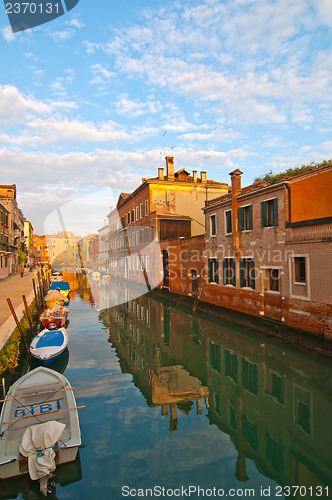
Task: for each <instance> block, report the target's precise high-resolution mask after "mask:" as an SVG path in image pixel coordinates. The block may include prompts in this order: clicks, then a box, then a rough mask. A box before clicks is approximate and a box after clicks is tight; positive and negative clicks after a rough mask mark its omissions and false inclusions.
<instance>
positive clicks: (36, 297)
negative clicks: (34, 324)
mask: <svg viewBox="0 0 332 500" xmlns="http://www.w3.org/2000/svg"><path fill="white" fill-rule="evenodd" d="M32 284H33V291H34V294H35V301H36V307H37V309H38V312H39V313H40V312H41V309H40V307H39V300H38V295H37V290H36V284H35V280H34V279H33V280H32Z"/></svg>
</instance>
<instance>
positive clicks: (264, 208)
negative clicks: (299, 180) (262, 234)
mask: <svg viewBox="0 0 332 500" xmlns="http://www.w3.org/2000/svg"><path fill="white" fill-rule="evenodd" d="M261 225H262V227H267V226H277V225H278V198H273V199H272V200H267V201H262V202H261Z"/></svg>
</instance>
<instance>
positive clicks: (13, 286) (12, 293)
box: [0, 272, 34, 351]
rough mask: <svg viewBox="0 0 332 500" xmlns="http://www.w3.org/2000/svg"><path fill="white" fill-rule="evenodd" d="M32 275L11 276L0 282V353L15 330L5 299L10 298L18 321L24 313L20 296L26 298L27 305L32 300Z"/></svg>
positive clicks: (28, 273)
mask: <svg viewBox="0 0 332 500" xmlns="http://www.w3.org/2000/svg"><path fill="white" fill-rule="evenodd" d="M33 278H34V273H30V272H27V273H24V275H23V278H21V275H20V274H19V273H17V274H12V275H11V276H8V277H7V278H5V279H2V280H0V351H1V349H2V348H3V346H4V345H5V344H6V342H7V341H8V340H9V338H10V336H11V334H12V332H13V331H14V330H15V327H16V323H15V321H14V318H13V317H12V314H11V312H10V309H9V306H8V303H7V298H10V300H11V302H12V304H13V307H14V309H15V312H16V314H17V316H18V319H19V320H20V319H21V318H22V316H23V312H24V304H23V299H22V295H25V296H26V299H27V303H28V305H29V304H30V303H31V302H32V300H33V299H34V292H33V284H32V279H33Z"/></svg>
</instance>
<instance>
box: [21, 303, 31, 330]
mask: <svg viewBox="0 0 332 500" xmlns="http://www.w3.org/2000/svg"><path fill="white" fill-rule="evenodd" d="M22 299H23V302H24V307H25V312H26V315H27V317H28V321H29V326H30V332H31V333H32V321H31V316H30V311H29V308H28V304H27V299H26V298H25V295H22Z"/></svg>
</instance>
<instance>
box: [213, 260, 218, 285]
mask: <svg viewBox="0 0 332 500" xmlns="http://www.w3.org/2000/svg"><path fill="white" fill-rule="evenodd" d="M215 263H216V270H215V274H214V281H215V282H216V283H218V284H219V262H218V260H217V259H215Z"/></svg>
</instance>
